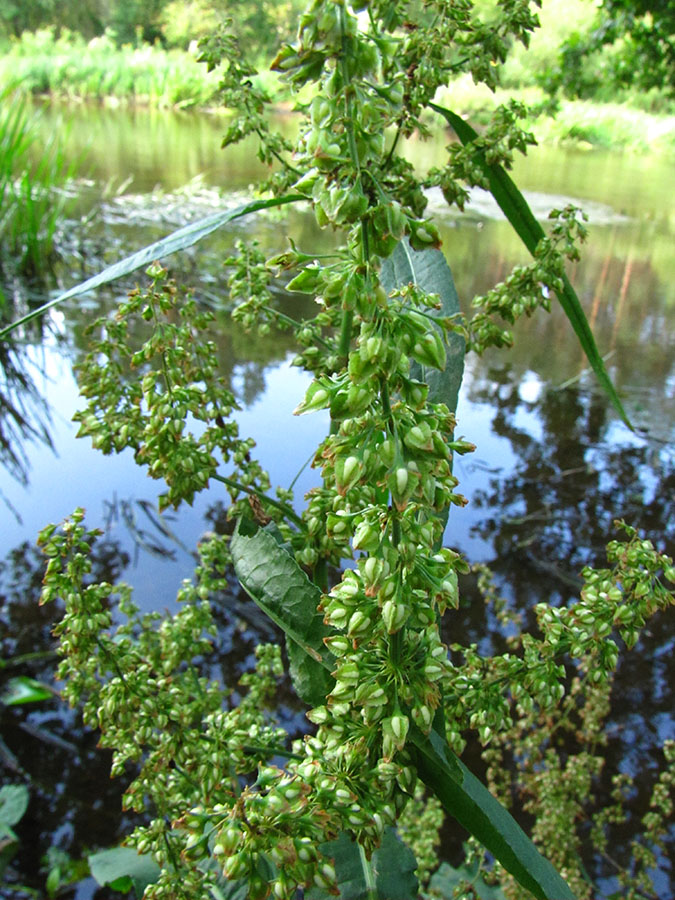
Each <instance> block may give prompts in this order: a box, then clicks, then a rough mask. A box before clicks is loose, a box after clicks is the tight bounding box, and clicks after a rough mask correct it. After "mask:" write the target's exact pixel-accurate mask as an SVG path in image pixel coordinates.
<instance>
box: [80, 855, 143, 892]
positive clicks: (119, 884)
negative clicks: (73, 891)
mask: <svg viewBox="0 0 675 900" xmlns="http://www.w3.org/2000/svg"><path fill="white" fill-rule="evenodd" d="M89 868H90V870H91V874H92V875H93V877H94V878H95V879H96V881H97V882H98V883H99V884H100V885H101V886H105V885H109V886H110V887H111V888H113V890H117V891H123V892H124V893H127V892H128V891H130V890H132V889H133V890H134V891H135V893H136V896H137V897H139V898H140V897H142V896H143V892H144V891H145V889H146V887H147V886H148V885H149V884H154V883H155V882H156V881H157V879H158V878H159V866H158V865H157V863H156V862H155V860H154V859H153V858H152V857H151V856H142V855H141V854H139V853H136V851H135V850H133V849H132V848H131V847H113V848H112V849H111V850H101V852H100V853H92V855H91V856H90V857H89Z"/></svg>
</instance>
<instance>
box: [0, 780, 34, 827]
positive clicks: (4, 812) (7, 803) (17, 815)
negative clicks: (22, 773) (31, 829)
mask: <svg viewBox="0 0 675 900" xmlns="http://www.w3.org/2000/svg"><path fill="white" fill-rule="evenodd" d="M29 796H30V795H29V792H28V788H27V787H26V785H25V784H6V785H5V786H4V787H2V788H0V838H1V837H3V836H5V837H9V838H10V840H12V841H15V840H17V837H16V835H15V834H14V832H13V831H12V829H11V826H12V825H16V823H17V822H19V821H20V820H21V817H22V816H23V814H24V813H25V812H26V810H27V809H28V800H29Z"/></svg>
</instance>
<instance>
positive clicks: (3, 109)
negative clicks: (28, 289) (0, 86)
mask: <svg viewBox="0 0 675 900" xmlns="http://www.w3.org/2000/svg"><path fill="white" fill-rule="evenodd" d="M37 115H38V113H36V112H34V111H31V110H30V109H29V107H28V106H27V103H26V101H25V99H22V98H20V97H17V95H16V94H15V93H14V92H12V91H11V90H9V89H5V91H3V92H2V93H0V266H1V267H2V268H7V267H9V266H10V265H11V267H12V268H13V269H15V270H18V271H20V272H22V273H25V274H31V275H33V274H35V273H36V272H38V271H39V270H40V269H41V268H43V267H44V264H45V262H47V261H48V260H49V259H50V257H51V256H52V255H53V253H54V240H55V234H56V231H57V227H58V224H59V221H60V220H61V217H62V215H63V212H64V208H65V206H66V204H67V200H68V197H67V193H66V191H65V188H66V186H67V184H68V182H69V181H70V180H71V178H72V176H73V173H74V164H73V163H68V162H67V161H66V159H65V157H64V153H63V149H62V146H61V144H60V142H59V141H58V140H57V138H56V137H52V138H51V139H50V140H49V141H48V142H47V143H46V144H45V145H43V146H42V147H40V148H39V153H38V152H37V146H36V141H37V131H36V128H35V124H36V117H37ZM10 261H11V262H10Z"/></svg>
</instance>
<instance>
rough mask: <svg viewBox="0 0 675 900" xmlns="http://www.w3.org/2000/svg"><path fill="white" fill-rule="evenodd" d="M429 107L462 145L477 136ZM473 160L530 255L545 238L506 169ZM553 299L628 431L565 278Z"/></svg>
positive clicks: (458, 121) (477, 158)
mask: <svg viewBox="0 0 675 900" xmlns="http://www.w3.org/2000/svg"><path fill="white" fill-rule="evenodd" d="M430 106H431V108H432V109H434V110H436V112H437V113H440V114H441V115H442V116H443V118H444V119H445V120H446V121H447V122H448V124H449V125H450V126H451V128H452V129H453V130H454V132H455V134H456V135H457V137H458V138H459V139H460V141H461V142H462V143H463V144H464V145H467V144H471V143H472V142H473V141H474V140H475V139H476V138H477V137H478V132H476V131H475V130H474V129H473V128H472V127H471V125H469V123H468V122H465V121H464V119H462V118H461V117H460V116H458V115H457V114H456V113H454V112H452V110H449V109H445V108H444V107H442V106H437V105H436V104H435V103H431V104H430ZM474 159H475V161H476V162H477V163H478V165H479V166H480V167H481V168H482V169H483V171H484V172H485V175H486V176H487V179H488V183H489V185H490V192H491V193H492V196H493V197H494V198H495V200H496V201H497V204H498V205H499V207H500V209H501V210H502V212H503V213H504V215H505V216H506V218H507V219H508V220H509V222H510V223H511V225H513V227H514V229H515V230H516V233H517V234H518V236H519V237H520V239H521V240H522V241H523V243H524V244H525V246H526V247H527V249H528V250H529V251H530V253H532V254H533V255H534V251H535V249H536V247H537V244H538V243H539V241H540V240H541V239H542V238H543V237H545V236H546V235H545V233H544V229H543V228H542V227H541V225H540V224H539V222H538V221H537V220H536V219H535V217H534V214H533V213H532V210H531V209H530V207H529V205H528V203H527V200H526V199H525V198H524V197H523V195H522V194H521V192H520V191H519V190H518V188H517V186H516V184H515V182H514V181H513V179H512V178H511V177H510V175H509V174H508V173H507V172H506V170H505V169H504V168H503V167H502V166H499V165H496V164H495V163H488V162H487V160H486V159H485V155H484V153H483V152H482V151H481V150H480V149H479V148H476V153H475V156H474ZM557 296H558V300H559V301H560V305H561V306H562V308H563V310H564V311H565V315H566V316H567V318H568V319H569V320H570V322H571V324H572V328H573V329H574V332H575V334H576V336H577V337H578V338H579V343H580V344H581V348H582V349H583V351H584V353H585V354H586V356H587V357H588V361H589V363H590V364H591V368H592V369H593V371H594V372H595V374H596V376H597V379H598V381H599V382H600V384H601V385H602V387H603V388H604V390H605V391H606V393H607V395H608V396H609V399H610V400H611V401H612V405H613V406H614V408H615V409H616V411H617V413H618V414H619V415H620V416H621V418H622V419H623V421H624V422H625V423H626V425H628V427H629V428H631V429H632V427H633V426H632V425H631V423H630V420H629V419H628V416H627V415H626V412H625V410H624V408H623V404H622V403H621V400H620V399H619V395H618V394H617V392H616V389H615V387H614V385H613V384H612V380H611V378H610V377H609V374H608V372H607V369H606V368H605V364H604V362H603V361H602V357H601V355H600V351H599V350H598V347H597V345H596V343H595V338H594V337H593V332H592V331H591V326H590V325H589V324H588V319H587V318H586V314H585V313H584V310H583V307H582V306H581V303H580V302H579V298H578V297H577V294H576V291H575V290H574V288H573V287H572V285H571V283H570V281H569V279H568V278H567V276H564V277H563V289H562V291H561V292H560V293H558V295H557Z"/></svg>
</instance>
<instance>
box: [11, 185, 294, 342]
mask: <svg viewBox="0 0 675 900" xmlns="http://www.w3.org/2000/svg"><path fill="white" fill-rule="evenodd" d="M305 199H306V198H305V197H303V196H302V195H301V194H286V195H285V196H284V197H273V198H271V199H269V200H254V201H253V202H251V203H246V204H244V205H243V206H237V207H236V208H235V209H230V210H228V211H227V212H220V213H215V214H214V215H212V216H207V217H206V218H205V219H200V220H199V221H198V222H191V223H190V224H189V225H185V226H184V227H183V228H179V229H178V231H174V232H173V233H172V234H169V235H167V236H166V237H165V238H162V239H161V240H160V241H156V242H155V243H154V244H150V245H149V246H147V247H144V248H143V249H142V250H138V251H137V252H136V253H132V255H131V256H127V257H126V258H125V259H121V260H120V261H119V262H116V263H114V264H113V265H112V266H108V268H107V269H104V270H103V271H102V272H99V273H98V275H93V276H92V277H91V278H87V280H86V281H83V282H82V283H81V284H78V285H77V286H76V287H73V288H70V290H68V291H66V292H65V293H64V294H61V295H60V296H58V297H55V298H54V300H50V301H49V302H48V303H45V304H43V305H42V306H40V307H38V308H37V309H34V310H32V312H30V313H28V314H27V315H25V316H23V317H22V318H21V319H17V321H16V322H11V323H10V324H9V325H7V326H6V327H5V328H3V329H2V330H1V331H0V340H2V339H3V338H6V337H7V336H8V335H9V334H10V332H12V331H13V330H14V329H15V328H18V327H19V326H20V325H25V324H27V323H28V322H30V321H32V320H33V319H36V318H38V316H41V315H42V314H43V313H45V312H47V310H49V309H51V308H52V307H54V306H57V305H58V304H59V303H63V301H64V300H70V299H71V298H72V297H79V296H80V295H81V294H86V293H88V292H89V291H92V290H93V289H94V288H97V287H100V286H101V285H102V284H109V283H110V282H111V281H115V280H116V279H117V278H122V277H123V276H124V275H130V274H131V273H132V272H136V271H137V270H138V269H140V268H142V267H143V266H147V265H149V264H150V263H152V262H155V260H159V259H164V258H165V257H166V256H170V255H171V254H172V253H176V251H178V250H185V249H186V248H187V247H191V246H192V245H193V244H196V243H197V242H198V241H201V240H202V238H205V237H207V236H208V235H209V234H211V233H212V232H213V231H215V230H216V229H217V228H220V227H221V225H225V224H226V223H227V222H233V221H234V220H235V219H240V218H241V217H242V216H246V215H248V214H249V213H253V212H257V211H258V210H261V209H270V208H271V207H274V206H283V205H284V204H286V203H296V202H297V201H298V200H305Z"/></svg>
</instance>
